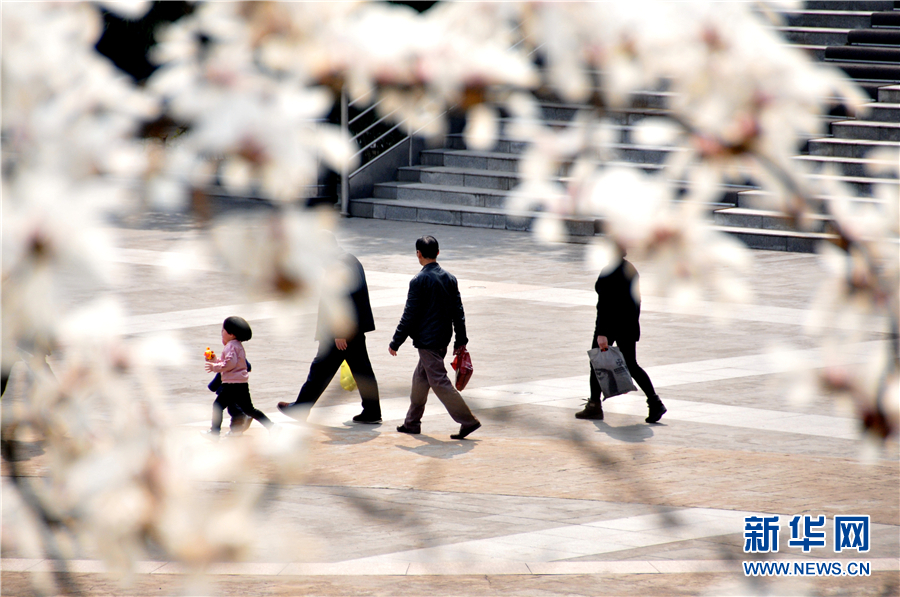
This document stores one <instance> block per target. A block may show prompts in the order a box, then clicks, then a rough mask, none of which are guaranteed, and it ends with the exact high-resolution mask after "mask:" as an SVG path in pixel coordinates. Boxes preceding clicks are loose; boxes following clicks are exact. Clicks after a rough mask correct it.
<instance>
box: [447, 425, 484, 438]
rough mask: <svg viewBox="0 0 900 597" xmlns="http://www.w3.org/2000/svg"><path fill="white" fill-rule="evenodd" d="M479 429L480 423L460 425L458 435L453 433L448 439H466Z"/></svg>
mask: <svg viewBox="0 0 900 597" xmlns="http://www.w3.org/2000/svg"><path fill="white" fill-rule="evenodd" d="M480 427H481V423H479V422H478V421H475V422H474V423H472V424H471V425H460V427H459V433H454V434H453V435H451V436H450V439H466V436H467V435H469V434H470V433H472V432H473V431H475V430H476V429H479V428H480Z"/></svg>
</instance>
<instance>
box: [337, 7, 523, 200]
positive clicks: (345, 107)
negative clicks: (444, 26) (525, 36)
mask: <svg viewBox="0 0 900 597" xmlns="http://www.w3.org/2000/svg"><path fill="white" fill-rule="evenodd" d="M520 28H521V25H518V26H517V27H516V29H514V31H517V30H519V29H520ZM523 41H524V40H519V41H518V42H516V43H515V44H513V45H512V46H511V47H513V48H515V47H516V46H518V45H519V44H520V43H522V42H523ZM538 49H539V48H535V49H534V50H532V52H530V53H529V55H531V54H533V53H534V52H536V51H537V50H538ZM370 92H371V90H370ZM367 95H368V94H363V95H360V96H359V97H357V98H356V99H354V100H352V101H350V100H349V98H348V97H347V91H346V87H345V88H343V89H341V130H342V131H343V132H344V133H345V134H349V132H350V125H351V124H353V123H354V122H357V121H358V120H359V119H360V118H362V117H363V116H364V115H366V114H368V113H369V112H371V111H372V110H374V109H375V108H377V107H378V106H379V105H380V104H381V103H382V102H383V101H384V100H381V99H379V100H378V101H376V102H374V103H373V104H372V105H371V106H369V107H367V108H366V109H365V110H363V111H362V112H360V113H359V114H357V115H356V117H354V118H353V120H352V121H351V120H348V116H349V108H350V106H353V105H355V104H356V103H357V102H359V101H361V100H362V98H363V97H366V96H367ZM454 108H456V106H451V107H450V109H448V110H445V111H444V112H442V113H441V114H439V115H437V116H436V117H435V119H433V120H431V121H429V122H428V124H426V125H423V126H421V127H419V128H418V129H417V130H415V131H413V132H412V133H407V134H406V135H405V136H404V137H403V138H402V139H400V140H399V141H397V142H396V143H394V144H393V145H391V146H390V147H388V148H385V150H384V151H383V152H381V154H379V155H377V156H375V157H374V158H372V159H371V160H369V161H368V162H365V163H362V164H360V165H359V166H358V167H357V168H356V169H355V170H353V172H349V171H348V168H347V167H346V166H345V167H344V168H342V169H341V215H344V216H349V215H350V179H351V178H353V177H354V176H356V175H357V174H359V173H360V172H362V170H363V169H364V168H366V167H367V166H369V165H371V164H374V163H375V162H377V161H378V160H379V159H380V158H381V157H382V156H384V155H386V154H387V153H388V152H390V151H391V150H392V149H394V148H396V147H398V146H400V145H401V144H403V143H405V142H407V141H408V142H409V155H408V158H407V160H408V162H407V165H408V166H412V158H413V156H412V153H413V149H412V137H413V135H415V134H417V133H418V132H419V131H421V130H422V129H424V128H425V127H426V126H428V125H429V124H431V123H432V122H434V120H436V119H437V118H442V117H443V116H444V115H445V114H447V112H449V111H450V110H452V109H454ZM396 112H397V110H393V111H392V112H390V113H389V114H385V115H383V116H381V117H380V118H378V119H377V120H375V122H373V123H372V124H370V125H369V126H367V127H366V128H365V129H364V130H363V131H360V132H359V133H357V134H356V135H353V136H352V137H351V139H352V140H353V142H354V143H358V140H359V139H360V137H362V136H363V135H364V134H365V133H367V132H369V131H370V130H372V128H374V127H376V126H378V125H380V124H382V123H383V122H385V121H386V120H387V119H388V118H390V117H391V116H392V115H394V114H395V113H396ZM406 121H407V119H406V118H404V119H402V120H400V121H398V122H396V123H395V124H394V126H392V127H391V128H390V129H388V130H387V131H386V132H385V133H383V134H381V135H380V136H379V137H378V138H377V139H375V140H374V141H371V142H369V143H368V144H366V146H365V147H362V148H361V149H360V150H359V151H357V152H356V153H355V154H353V157H357V156H360V155H362V154H363V153H364V152H365V151H366V149H369V148H370V147H372V146H373V145H375V144H376V143H378V142H379V141H381V140H382V139H384V138H385V137H387V136H388V135H390V134H391V133H393V132H394V131H396V130H397V129H398V128H400V126H401V125H402V124H403V123H405V122H406Z"/></svg>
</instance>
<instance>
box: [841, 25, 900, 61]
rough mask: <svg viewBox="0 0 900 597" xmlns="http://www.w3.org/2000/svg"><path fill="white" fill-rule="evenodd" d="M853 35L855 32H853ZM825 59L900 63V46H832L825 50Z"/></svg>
mask: <svg viewBox="0 0 900 597" xmlns="http://www.w3.org/2000/svg"><path fill="white" fill-rule="evenodd" d="M851 33H853V32H851ZM825 59H826V60H829V61H836V62H859V63H861V62H874V63H879V62H891V63H897V62H900V46H898V47H896V48H884V47H877V46H832V47H830V48H828V49H826V50H825Z"/></svg>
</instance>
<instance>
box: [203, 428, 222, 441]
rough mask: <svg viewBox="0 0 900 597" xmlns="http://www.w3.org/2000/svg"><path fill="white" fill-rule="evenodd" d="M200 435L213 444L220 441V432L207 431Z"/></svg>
mask: <svg viewBox="0 0 900 597" xmlns="http://www.w3.org/2000/svg"><path fill="white" fill-rule="evenodd" d="M200 435H202V436H203V437H205V438H206V439H208V440H209V441H211V442H217V441H219V432H218V431H213V430H212V429H207V430H206V431H201V432H200Z"/></svg>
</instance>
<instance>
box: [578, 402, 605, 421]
mask: <svg viewBox="0 0 900 597" xmlns="http://www.w3.org/2000/svg"><path fill="white" fill-rule="evenodd" d="M575 418H576V419H591V420H594V421H602V420H603V405H602V404H601V403H600V401H599V400H588V401H587V404H585V405H584V410H580V411H578V412H577V413H575Z"/></svg>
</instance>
